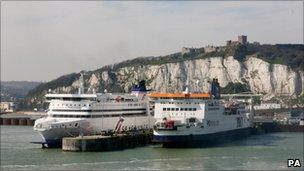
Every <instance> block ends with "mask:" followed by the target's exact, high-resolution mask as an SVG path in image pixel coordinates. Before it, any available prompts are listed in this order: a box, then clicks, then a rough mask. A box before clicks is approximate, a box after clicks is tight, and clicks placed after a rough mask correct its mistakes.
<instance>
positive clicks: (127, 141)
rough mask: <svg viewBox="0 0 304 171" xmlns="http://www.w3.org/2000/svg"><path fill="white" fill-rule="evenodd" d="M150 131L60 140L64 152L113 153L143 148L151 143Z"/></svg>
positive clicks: (151, 134)
mask: <svg viewBox="0 0 304 171" xmlns="http://www.w3.org/2000/svg"><path fill="white" fill-rule="evenodd" d="M152 136H153V133H152V132H151V131H146V132H138V133H133V134H117V135H112V136H103V135H95V136H83V137H80V136H79V137H66V138H63V139H62V150H64V151H113V150H123V149H128V148H135V147H140V146H145V145H148V144H150V143H151V140H152Z"/></svg>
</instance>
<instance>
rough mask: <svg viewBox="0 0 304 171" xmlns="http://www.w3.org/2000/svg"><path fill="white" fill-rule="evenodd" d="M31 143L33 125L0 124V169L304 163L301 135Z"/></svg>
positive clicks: (266, 166)
mask: <svg viewBox="0 0 304 171" xmlns="http://www.w3.org/2000/svg"><path fill="white" fill-rule="evenodd" d="M32 141H41V138H40V136H39V135H38V134H37V133H35V132H34V131H33V130H32V127H28V126H1V170H8V169H12V170H64V169H68V170H95V169H96V170H134V169H136V170H152V169H154V170H177V169H181V170H217V169H220V170H230V169H232V170H243V169H249V170H278V169H284V170H286V169H289V168H287V166H286V165H287V159H288V158H299V159H300V160H301V164H302V165H303V164H304V161H303V133H272V134H264V135H253V136H251V137H249V138H247V139H244V140H241V141H235V142H231V143H227V144H224V145H221V146H217V147H208V148H190V149H165V148H161V146H159V145H154V146H147V147H141V148H134V149H128V150H122V151H115V152H82V153H81V152H63V151H61V149H41V146H40V145H39V144H31V143H30V142H32ZM301 169H303V166H302V168H301ZM299 170H300V168H299Z"/></svg>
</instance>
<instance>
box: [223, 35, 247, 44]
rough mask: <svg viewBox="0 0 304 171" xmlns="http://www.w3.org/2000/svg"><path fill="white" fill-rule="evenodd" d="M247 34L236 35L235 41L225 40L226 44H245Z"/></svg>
mask: <svg viewBox="0 0 304 171" xmlns="http://www.w3.org/2000/svg"><path fill="white" fill-rule="evenodd" d="M247 43H248V42H247V36H245V35H240V36H238V40H237V41H232V40H227V44H226V45H227V46H231V45H238V44H241V45H245V44H247Z"/></svg>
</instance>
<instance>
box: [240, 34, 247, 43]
mask: <svg viewBox="0 0 304 171" xmlns="http://www.w3.org/2000/svg"><path fill="white" fill-rule="evenodd" d="M238 42H239V43H240V44H242V45H244V44H246V43H247V36H244V35H240V36H238Z"/></svg>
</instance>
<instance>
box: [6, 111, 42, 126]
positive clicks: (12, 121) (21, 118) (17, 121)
mask: <svg viewBox="0 0 304 171" xmlns="http://www.w3.org/2000/svg"><path fill="white" fill-rule="evenodd" d="M44 116H46V113H44V112H15V113H7V114H1V115H0V125H23V126H33V125H34V122H35V120H36V119H38V118H41V117H44Z"/></svg>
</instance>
